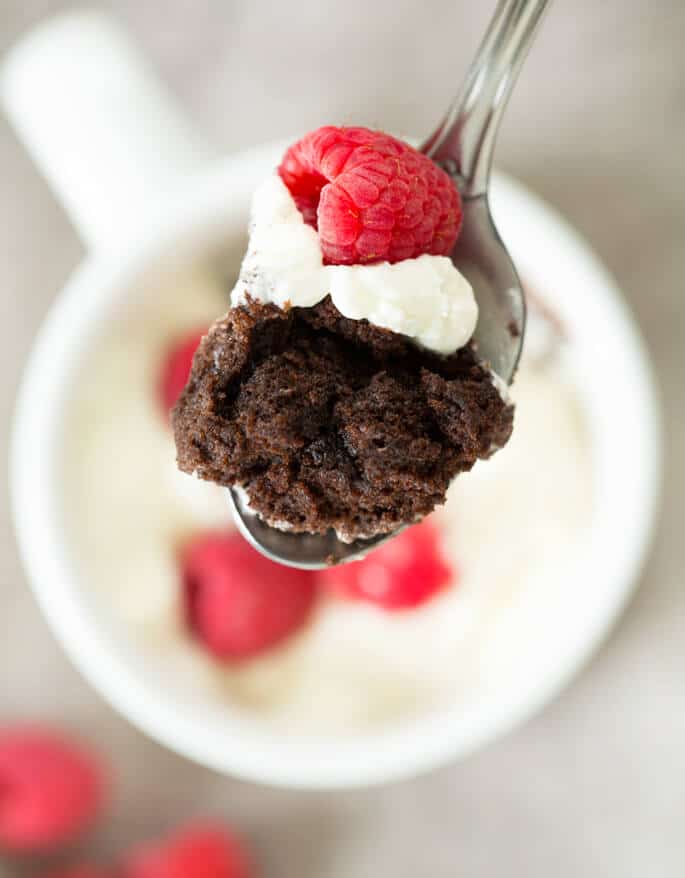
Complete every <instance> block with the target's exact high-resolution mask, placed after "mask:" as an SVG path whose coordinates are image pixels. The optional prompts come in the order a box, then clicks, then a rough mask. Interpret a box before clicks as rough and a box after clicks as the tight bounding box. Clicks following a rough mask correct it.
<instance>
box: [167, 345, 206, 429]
mask: <svg viewBox="0 0 685 878" xmlns="http://www.w3.org/2000/svg"><path fill="white" fill-rule="evenodd" d="M206 332H207V330H206V329H194V330H193V331H192V332H189V333H186V335H184V336H183V337H182V338H180V339H178V340H177V341H176V342H175V343H174V344H173V345H171V346H170V348H169V350H168V351H167V354H166V356H165V358H164V362H163V363H162V368H161V370H160V373H159V378H158V382H157V395H158V397H159V401H160V404H161V406H162V411H163V412H164V416H165V417H169V412H170V411H171V409H172V408H173V407H174V406H175V405H176V401H177V399H178V398H179V396H180V395H181V391H182V390H183V388H184V387H185V386H186V384H187V383H188V377H189V376H190V369H191V367H192V365H193V356H194V354H195V351H196V350H197V348H198V345H199V344H200V342H201V341H202V337H203V336H204V335H205V334H206Z"/></svg>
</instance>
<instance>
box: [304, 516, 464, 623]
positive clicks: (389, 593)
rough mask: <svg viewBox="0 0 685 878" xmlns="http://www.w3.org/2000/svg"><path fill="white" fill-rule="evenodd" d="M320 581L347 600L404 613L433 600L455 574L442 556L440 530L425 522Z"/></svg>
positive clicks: (329, 572)
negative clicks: (359, 601) (367, 602)
mask: <svg viewBox="0 0 685 878" xmlns="http://www.w3.org/2000/svg"><path fill="white" fill-rule="evenodd" d="M320 577H321V581H322V583H324V584H325V585H327V586H329V587H330V588H332V589H334V590H335V591H337V592H338V593H339V594H341V595H344V596H346V597H350V598H356V599H359V600H365V601H369V602H370V603H374V604H377V605H378V606H379V607H383V608H384V609H386V610H404V609H409V608H411V607H416V606H418V605H419V604H423V603H425V602H426V601H427V600H429V599H430V598H431V597H433V595H435V594H436V593H437V592H438V591H440V590H441V589H443V588H444V587H445V586H446V585H448V584H449V582H450V581H453V580H454V579H455V571H454V570H452V569H451V568H450V566H449V565H448V564H447V562H446V561H445V559H444V557H443V555H442V552H441V550H440V534H439V531H438V529H437V527H436V526H435V525H434V524H433V523H432V522H430V521H423V522H421V524H416V525H414V526H413V527H410V528H408V529H407V530H405V531H403V532H402V533H401V534H400V535H399V536H397V537H395V538H394V539H393V540H390V542H388V543H386V544H385V545H384V546H381V547H380V548H378V549H375V550H374V551H373V552H371V554H370V555H369V556H368V557H366V558H364V559H363V560H362V561H352V562H350V563H349V564H341V565H340V566H339V567H332V568H331V569H330V570H325V571H323V572H322V573H321V574H320Z"/></svg>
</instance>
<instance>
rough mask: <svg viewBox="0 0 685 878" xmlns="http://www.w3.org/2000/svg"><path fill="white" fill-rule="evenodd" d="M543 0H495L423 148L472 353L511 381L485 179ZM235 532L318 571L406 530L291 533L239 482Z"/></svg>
mask: <svg viewBox="0 0 685 878" xmlns="http://www.w3.org/2000/svg"><path fill="white" fill-rule="evenodd" d="M548 3H549V0H500V2H499V3H498V5H497V9H496V10H495V13H494V16H493V19H492V22H491V23H490V26H489V28H488V30H487V33H486V34H485V37H484V39H483V42H482V43H481V45H480V48H479V49H478V52H477V53H476V57H475V59H474V61H473V63H472V64H471V67H470V69H469V71H468V74H467V76H466V80H465V82H464V85H463V87H462V90H461V93H460V94H459V95H458V97H457V99H456V100H455V101H454V103H453V104H452V106H451V107H450V109H449V111H448V112H447V115H446V116H445V118H444V120H443V121H442V122H441V124H440V125H439V126H438V128H437V130H436V131H435V132H434V133H433V134H432V135H431V137H429V139H428V140H427V141H426V142H425V143H424V145H423V146H422V147H421V151H422V152H424V153H425V154H426V155H428V156H430V157H431V158H432V159H433V160H434V161H435V162H436V163H437V164H439V165H440V166H441V167H442V168H443V169H444V170H445V171H447V173H448V174H449V175H450V176H451V177H452V179H453V180H454V182H455V185H456V186H457V188H458V189H459V192H460V193H461V196H462V207H463V214H464V218H463V225H462V229H461V233H460V235H459V239H458V241H457V244H456V246H455V248H454V251H453V252H452V254H451V258H452V261H453V262H454V264H455V265H456V267H457V268H458V269H459V271H461V272H462V274H464V275H465V276H466V278H467V279H468V280H469V281H470V283H471V285H472V287H473V289H474V293H475V296H476V300H477V302H478V325H477V326H476V331H475V333H474V340H475V342H476V345H477V348H478V354H479V356H480V357H481V358H482V359H483V360H485V361H487V362H489V364H490V366H491V367H492V369H493V370H494V372H496V373H497V375H498V376H499V377H500V378H501V379H502V380H503V381H505V382H506V383H508V384H510V383H511V381H512V379H513V377H514V373H515V371H516V366H517V364H518V361H519V357H520V354H521V348H522V344H523V333H524V329H525V316H526V307H525V300H524V296H523V290H522V288H521V282H520V281H519V278H518V275H517V273H516V269H515V267H514V264H513V262H512V261H511V257H510V256H509V253H508V252H507V249H506V247H505V246H504V244H503V243H502V240H501V239H500V237H499V234H498V232H497V229H496V228H495V224H494V222H493V219H492V215H491V213H490V205H489V202H488V186H489V182H490V171H491V168H492V157H493V153H494V149H495V142H496V140H497V132H498V130H499V125H500V122H501V119H502V115H503V113H504V109H505V107H506V104H507V100H508V98H509V95H510V94H511V91H512V88H513V86H514V83H515V81H516V78H517V76H518V74H519V71H520V70H521V67H522V65H523V61H524V60H525V57H526V54H527V52H528V49H529V48H530V45H531V43H532V40H533V36H534V33H535V30H536V26H537V24H538V23H539V21H540V19H541V17H542V13H543V12H544V11H545V8H546V7H547V5H548ZM228 494H229V498H230V505H231V507H232V511H233V517H234V519H235V522H236V525H237V527H238V530H239V531H240V532H241V534H242V535H243V536H244V537H245V539H246V540H247V541H248V542H249V543H250V544H251V545H252V546H253V547H254V548H255V549H257V550H258V551H259V552H261V553H262V554H263V555H265V556H266V557H267V558H270V559H271V560H272V561H277V562H278V563H279V564H285V565H286V566H288V567H299V568H301V569H303V570H319V569H322V568H325V567H329V566H330V565H332V564H341V563H344V562H347V561H356V560H359V559H361V558H363V557H364V556H365V555H366V554H367V553H368V552H370V551H371V550H372V549H375V548H377V547H378V546H380V545H382V544H383V543H385V542H387V541H388V540H390V539H392V538H393V537H395V536H397V534H398V533H400V532H401V531H402V530H403V529H404V528H402V527H400V528H397V529H396V530H394V531H392V532H391V533H387V534H380V535H379V536H377V537H373V538H371V539H367V540H361V539H360V540H355V541H354V542H352V543H344V542H343V541H342V540H340V539H339V538H338V537H337V536H336V534H335V532H334V531H329V532H328V533H326V534H307V533H303V534H299V533H298V534H293V533H288V532H287V531H281V530H278V529H277V528H274V527H271V526H269V525H268V524H266V523H265V522H264V521H262V519H261V518H260V517H259V516H258V515H257V513H255V512H254V511H253V510H252V509H250V507H249V505H248V503H247V497H246V495H245V494H244V492H243V491H241V490H240V489H238V488H230V489H229V491H228Z"/></svg>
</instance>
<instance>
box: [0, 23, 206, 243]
mask: <svg viewBox="0 0 685 878" xmlns="http://www.w3.org/2000/svg"><path fill="white" fill-rule="evenodd" d="M0 101H1V102H2V104H3V106H4V108H5V110H6V112H7V115H8V117H9V119H10V121H11V123H12V124H13V126H14V128H15V130H16V132H17V134H18V136H19V137H20V139H21V140H22V141H23V143H24V144H25V146H26V148H27V149H28V151H29V153H30V154H31V155H32V157H33V159H34V161H35V162H36V164H37V165H38V167H39V168H40V170H41V171H42V172H43V174H44V175H45V177H46V178H47V180H48V182H49V184H50V186H51V187H52V189H53V190H54V192H55V194H56V195H57V197H58V199H59V201H60V202H61V203H62V205H63V206H64V208H65V209H66V211H67V212H68V214H69V215H70V217H71V219H72V221H73V223H74V225H75V227H76V229H77V230H78V232H79V234H80V236H81V238H82V240H83V241H84V243H85V244H86V246H87V247H89V248H91V249H94V250H96V251H102V250H107V249H112V248H117V247H121V246H123V245H125V243H126V241H127V240H130V239H131V238H132V236H133V235H135V234H136V232H137V231H139V230H140V229H141V228H142V227H143V226H144V225H145V224H146V223H149V222H151V221H152V220H153V219H154V217H155V215H157V214H161V212H162V211H163V210H164V205H165V203H166V201H167V200H168V199H170V198H171V197H172V196H173V192H174V190H176V189H177V187H178V186H179V184H180V183H181V182H182V181H183V180H184V178H187V177H188V176H190V175H191V174H193V173H196V172H198V171H200V170H201V169H203V168H204V167H206V166H207V165H208V164H209V163H210V162H211V161H212V160H213V159H214V158H215V154H214V152H213V150H212V149H211V148H210V147H209V146H208V145H207V144H206V143H204V142H203V140H202V139H201V138H200V137H199V136H198V135H197V134H196V133H195V132H194V131H193V129H192V126H191V125H190V123H189V122H188V121H187V120H186V119H185V117H184V115H183V113H182V112H181V110H180V108H179V107H177V105H176V103H175V101H174V100H173V98H172V96H171V95H170V94H169V93H168V92H167V90H166V89H165V88H164V86H163V85H162V84H161V83H160V82H159V81H158V80H157V78H156V76H155V75H154V73H153V72H152V71H151V70H150V69H149V68H148V66H147V65H146V63H145V61H144V59H143V58H142V57H141V56H140V54H139V53H138V51H137V50H136V49H135V48H134V47H133V46H132V45H131V43H130V41H129V39H128V37H127V35H126V34H125V33H124V31H123V29H122V28H121V27H120V26H119V25H118V24H117V23H116V22H115V21H114V20H113V19H112V18H110V16H108V15H107V14H105V13H101V12H97V11H86V12H75V13H74V12H72V13H66V14H63V15H59V16H57V17H56V18H54V19H51V20H49V21H48V22H46V23H44V24H42V25H39V26H38V28H36V30H34V31H32V32H31V33H29V34H28V35H27V36H26V37H24V38H23V39H22V40H20V42H19V43H18V44H17V45H16V46H15V47H14V48H13V49H12V50H11V51H10V52H9V54H8V56H7V57H6V59H5V60H4V63H3V64H2V67H1V68H0Z"/></svg>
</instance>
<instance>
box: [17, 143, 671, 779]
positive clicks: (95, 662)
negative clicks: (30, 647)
mask: <svg viewBox="0 0 685 878" xmlns="http://www.w3.org/2000/svg"><path fill="white" fill-rule="evenodd" d="M282 150H283V143H282V142H278V143H275V144H266V145H263V146H260V147H257V148H254V149H250V150H246V151H244V152H241V153H238V154H236V155H233V156H229V157H227V158H226V159H224V160H223V161H221V162H220V163H218V164H217V165H216V166H214V167H212V168H210V169H208V170H207V171H206V172H204V173H202V174H201V175H200V176H199V177H198V178H196V179H194V180H193V181H192V182H191V183H189V184H188V186H186V187H183V188H182V189H181V190H179V193H178V197H177V198H176V199H175V203H176V204H177V205H178V210H177V211H175V212H173V213H172V214H170V215H167V216H166V217H164V218H160V219H159V220H158V221H157V222H156V223H151V224H150V226H149V227H148V228H147V229H145V230H143V233H142V234H141V235H140V237H139V239H138V240H137V241H134V242H133V243H132V244H131V245H130V246H129V247H128V248H127V252H126V255H125V256H122V253H123V251H122V250H120V249H117V251H116V252H112V253H107V254H104V255H101V254H97V255H96V256H94V257H92V258H90V259H89V260H88V261H87V262H86V263H85V264H84V265H83V266H82V267H81V268H79V269H78V270H77V271H76V272H75V274H74V275H73V277H72V278H71V280H70V281H69V282H68V284H67V286H66V287H65V289H64V290H63V292H62V293H61V295H60V296H59V297H58V299H57V301H56V302H55V303H54V304H53V306H52V308H51V309H50V311H49V313H48V316H47V317H46V319H45V321H44V323H43V326H42V327H41V329H40V331H39V334H38V337H37V339H36V341H35V342H34V346H33V348H32V351H31V354H30V358H29V362H28V365H27V367H26V370H25V373H24V377H23V379H22V382H21V385H20V391H19V395H18V399H17V404H16V409H15V415H14V424H13V430H12V439H11V446H10V461H11V463H10V493H11V505H12V513H13V519H14V524H15V531H16V535H17V540H18V543H19V548H20V553H21V556H22V560H23V563H24V567H25V569H26V571H27V575H28V579H29V582H30V584H31V587H32V589H33V591H34V594H35V596H36V598H37V600H38V603H39V605H40V607H41V609H42V611H43V613H44V615H45V616H46V618H47V620H48V623H49V625H50V627H51V629H52V630H53V632H54V634H55V635H56V636H57V639H58V640H59V641H60V643H61V645H62V646H63V648H64V649H65V651H66V652H67V654H68V655H69V656H70V658H71V660H72V661H73V663H74V664H75V665H76V666H77V667H78V668H79V670H80V671H81V673H82V674H83V675H84V676H85V677H86V678H87V679H88V681H89V682H90V683H91V685H92V686H93V687H94V688H95V689H96V690H97V691H98V692H99V693H100V694H101V695H102V696H103V697H104V698H105V699H106V700H107V701H108V702H109V703H110V705H111V706H112V707H114V708H115V709H116V710H117V711H118V712H119V713H121V714H122V715H124V716H126V717H127V718H128V719H129V721H131V722H132V723H133V724H134V725H136V726H137V727H138V728H139V729H141V730H142V731H144V732H145V733H147V734H148V735H150V736H151V737H153V738H155V739H157V740H158V741H160V742H161V743H163V744H165V745H166V746H167V747H169V748H171V749H172V750H175V751H176V752H178V753H181V754H182V755H185V756H186V757H188V758H190V759H192V760H193V761H196V762H198V763H201V764H204V765H206V766H209V767H212V768H214V769H217V770H219V771H221V772H224V773H229V774H231V775H234V776H238V777H241V778H243V779H246V780H251V781H258V782H261V783H266V784H271V785H276V786H284V787H291V788H298V787H299V788H308V789H313V788H327V789H330V788H345V787H357V786H368V785H371V784H378V783H383V782H387V781H390V780H396V779H400V778H404V777H408V776H412V775H414V774H417V773H419V772H423V771H426V770H429V769H431V768H433V767H436V766H438V765H440V764H442V763H444V762H445V761H447V760H449V759H453V758H455V757H456V756H460V757H462V756H466V755H467V754H469V753H471V752H472V751H474V750H476V749H478V748H480V747H482V746H484V745H485V744H487V743H489V742H491V741H493V740H494V739H495V738H498V737H500V736H501V735H503V734H505V733H506V732H508V731H509V730H510V729H512V728H514V727H515V726H518V725H520V724H521V723H522V722H523V721H525V720H526V719H528V718H529V717H531V716H532V715H533V714H534V713H536V712H537V711H538V710H539V709H540V708H541V707H542V706H543V705H544V704H545V703H546V702H548V701H549V700H550V699H551V698H553V697H554V696H555V695H556V694H557V693H558V692H559V691H560V690H561V689H562V688H563V687H564V686H565V685H566V684H567V683H568V682H569V681H570V680H571V679H572V677H573V676H575V674H576V673H578V672H579V670H580V669H581V667H582V666H583V665H584V664H585V662H586V661H587V660H588V659H589V658H590V656H591V655H592V654H593V653H594V651H595V650H596V649H597V648H598V646H599V644H600V643H601V642H602V640H603V639H604V637H605V636H606V634H607V633H608V631H609V630H610V628H611V626H612V625H613V623H614V622H615V621H616V619H617V618H618V616H619V614H620V612H621V610H622V609H623V607H624V606H625V604H626V602H627V600H628V598H629V596H630V594H631V593H632V591H633V588H634V587H635V585H636V583H637V581H638V578H639V573H640V570H641V568H642V565H643V563H644V560H645V558H646V554H647V550H648V547H649V545H650V543H651V539H652V535H653V531H654V527H655V521H656V511H657V506H658V497H659V473H660V469H661V454H660V449H661V440H660V419H659V414H658V403H657V398H656V390H655V385H654V381H653V377H652V373H651V367H650V364H649V360H648V358H647V355H646V352H645V349H644V346H643V343H642V341H641V339H640V336H639V333H638V332H637V330H636V327H635V325H634V322H633V320H632V318H631V316H630V314H629V312H628V310H627V308H626V306H625V305H624V303H623V302H622V300H621V296H620V293H619V291H618V289H617V288H616V285H615V284H614V282H613V280H612V279H611V278H610V277H609V275H608V274H607V272H606V271H605V270H604V268H603V267H602V266H601V264H600V263H599V262H598V260H597V258H596V257H595V256H594V255H593V254H592V252H591V251H590V249H589V247H588V246H587V245H586V244H585V243H584V242H583V241H582V240H581V238H580V237H579V235H578V234H577V233H576V232H575V231H574V230H573V229H572V228H571V227H570V226H569V225H568V224H567V223H566V221H565V220H563V219H562V218H561V217H560V216H558V214H556V212H555V211H554V210H553V209H552V208H550V207H549V206H547V205H546V204H544V203H543V202H542V201H541V200H540V199H539V198H537V196H535V195H533V194H532V193H531V192H529V191H528V190H527V189H525V188H524V187H523V186H521V185H520V184H519V183H516V182H515V181H513V180H511V179H510V178H506V177H504V176H502V175H498V178H497V181H496V186H497V189H498V191H499V197H501V198H502V199H505V200H506V199H509V200H510V201H513V202H516V203H517V205H518V208H517V209H518V211H519V214H520V215H521V216H522V220H521V221H522V222H523V223H525V222H527V221H529V222H533V223H535V224H537V225H538V226H539V228H540V229H541V230H543V231H546V234H547V235H548V237H549V238H550V239H551V238H552V237H553V238H555V239H556V240H557V242H558V243H559V246H560V247H562V248H563V249H564V250H565V251H567V253H568V254H570V255H569V258H572V259H573V260H574V261H575V262H576V263H577V264H578V266H579V267H581V268H582V271H583V272H584V273H585V276H586V277H587V278H588V279H590V280H591V282H592V284H593V285H594V288H595V289H596V290H601V295H600V296H598V302H597V304H596V306H594V307H597V308H599V309H600V311H601V312H602V313H601V314H599V315H598V319H600V318H601V317H602V316H603V317H604V319H607V320H610V321H611V325H612V327H613V328H614V329H615V330H616V332H615V335H616V336H617V339H618V341H617V344H618V346H619V348H620V349H621V351H622V353H623V366H624V369H623V371H624V375H625V376H626V380H629V381H631V382H632V388H631V392H632V396H633V398H634V400H635V405H636V409H637V410H638V411H642V412H643V413H644V417H643V418H642V419H640V418H637V419H635V421H636V422H635V423H634V424H633V425H632V426H633V427H634V430H635V433H634V436H633V437H632V438H631V440H630V441H631V442H632V443H633V446H631V447H633V449H634V450H635V451H636V453H638V454H639V455H640V457H639V458H638V459H640V460H642V461H643V466H642V467H638V468H637V469H638V472H637V473H636V474H631V478H634V479H635V482H634V484H633V485H632V488H631V490H632V492H633V493H632V499H631V501H630V505H629V510H628V514H629V516H630V521H629V522H628V525H629V529H630V530H631V534H630V539H628V540H627V541H626V543H627V544H626V545H625V546H624V547H623V549H622V552H623V554H622V555H620V556H618V557H616V558H612V559H609V560H608V562H607V563H608V565H611V566H607V568H606V569H607V571H608V574H607V575H608V576H610V578H611V588H607V589H606V593H605V595H604V598H603V603H602V604H597V607H596V610H597V611H596V612H595V613H594V615H593V617H592V618H591V619H589V620H588V626H587V630H586V632H585V634H584V637H583V639H582V642H575V643H573V644H570V645H569V651H568V653H567V654H566V655H565V658H564V660H560V661H557V662H556V664H555V665H554V666H552V667H549V668H547V669H546V670H545V672H544V673H541V676H540V678H538V679H536V680H532V681H529V682H528V685H527V686H525V687H522V688H520V689H518V690H517V692H516V693H514V694H512V696H511V697H510V698H509V699H508V700H507V699H501V700H500V703H498V704H495V705H489V706H488V707H487V709H485V708H484V711H483V712H482V716H480V717H479V716H476V717H464V716H460V717H457V715H456V713H454V712H452V713H451V712H450V711H449V710H446V709H441V710H439V711H436V712H435V714H430V715H427V716H424V717H421V718H419V719H417V720H413V721H412V720H409V721H407V722H406V723H404V724H403V727H402V728H401V729H397V730H391V731H375V732H370V733H366V734H359V735H355V736H354V737H353V740H352V741H351V742H350V743H349V746H344V747H342V748H340V749H336V755H335V759H333V758H332V757H331V751H330V748H326V747H320V748H317V747H316V746H315V745H314V744H312V742H309V741H307V742H306V745H305V746H303V747H302V748H301V750H300V748H298V747H297V746H295V745H294V744H293V742H292V740H289V739H288V737H287V736H284V735H283V732H282V731H276V732H275V733H274V734H262V735H260V734H259V733H257V734H255V729H254V728H252V727H250V726H249V724H248V725H245V724H242V725H241V722H240V721H239V720H237V721H236V723H235V725H234V730H235V731H236V734H238V733H240V736H239V737H236V736H235V735H234V736H231V735H230V733H229V732H227V731H226V728H225V727H223V728H222V729H221V734H219V730H218V729H217V728H216V727H215V728H212V727H211V724H212V722H214V719H213V715H210V714H207V716H206V717H203V716H201V715H198V714H194V715H192V717H186V716H182V715H180V714H181V713H182V712H181V711H179V709H178V705H179V698H177V697H175V696H172V695H171V694H168V695H167V694H164V693H161V694H160V692H157V691H155V692H154V693H152V696H151V693H150V686H149V683H148V685H147V686H146V685H145V684H144V683H143V679H144V677H143V676H142V675H138V671H140V670H141V668H140V663H136V661H135V660H134V659H133V658H131V659H127V660H125V661H124V660H123V659H122V660H119V659H116V658H113V656H115V657H116V654H117V650H116V649H115V647H114V641H113V635H112V633H111V632H109V631H106V630H105V629H104V626H103V625H101V624H100V622H99V621H98V619H97V613H96V612H95V611H94V609H93V608H92V607H91V606H89V604H88V599H87V596H86V595H84V593H83V591H84V590H83V589H82V588H81V586H80V584H79V583H78V582H77V581H76V580H77V577H76V576H75V575H73V574H72V572H71V566H70V562H69V560H68V558H67V552H66V540H65V538H64V536H63V535H62V534H61V529H60V524H59V512H58V507H59V501H58V494H59V487H58V485H57V481H58V480H57V477H56V476H57V470H58V468H59V463H58V454H57V446H58V444H59V442H58V440H59V436H60V430H61V423H62V414H63V405H62V402H63V400H64V398H65V395H66V394H67V393H68V386H70V385H69V383H68V380H67V379H68V376H69V374H70V369H71V367H72V366H73V364H74V362H76V360H77V359H78V356H79V353H80V352H81V351H82V350H83V347H82V344H79V345H76V344H74V343H73V342H74V339H75V338H79V337H80V336H79V335H77V334H76V332H75V327H76V328H79V329H83V328H86V329H87V328H88V327H91V328H92V327H94V326H96V325H99V324H98V313H99V310H98V309H100V308H101V307H103V306H104V305H105V303H106V302H109V301H112V300H113V299H115V298H117V296H118V297H119V298H122V297H123V295H124V291H125V290H126V289H130V285H131V279H132V278H135V277H137V276H139V275H140V273H141V272H142V271H143V270H144V268H145V266H147V265H149V264H150V263H151V262H153V261H157V260H158V259H159V257H160V254H163V253H164V252H165V250H166V251H168V250H169V248H170V246H171V245H172V243H173V242H174V241H178V240H179V238H180V236H182V235H183V236H185V235H186V234H188V233H192V234H196V233H197V234H199V233H200V231H199V230H200V229H201V227H202V226H203V223H204V224H205V225H206V224H207V222H213V221H214V220H213V218H214V217H216V215H217V212H218V205H219V203H220V201H219V199H220V197H221V195H222V193H223V195H224V197H225V193H231V198H232V199H234V200H239V199H242V201H241V203H244V201H245V199H249V195H250V192H251V190H252V188H253V185H254V182H255V181H256V180H257V179H259V177H261V176H262V175H263V174H265V173H268V171H269V170H270V169H271V168H272V167H273V166H274V164H275V160H276V158H277V156H279V155H280V153H281V152H282ZM494 200H496V199H494ZM167 207H168V205H167ZM210 217H211V218H212V219H210ZM86 292H87V296H86ZM65 341H66V342H67V343H65ZM36 498H41V499H40V501H39V502H36ZM203 719H206V723H202V720H203ZM214 725H215V726H216V723H215V722H214ZM229 737H230V739H231V746H230V747H226V741H227V739H229ZM303 740H304V739H303Z"/></svg>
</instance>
